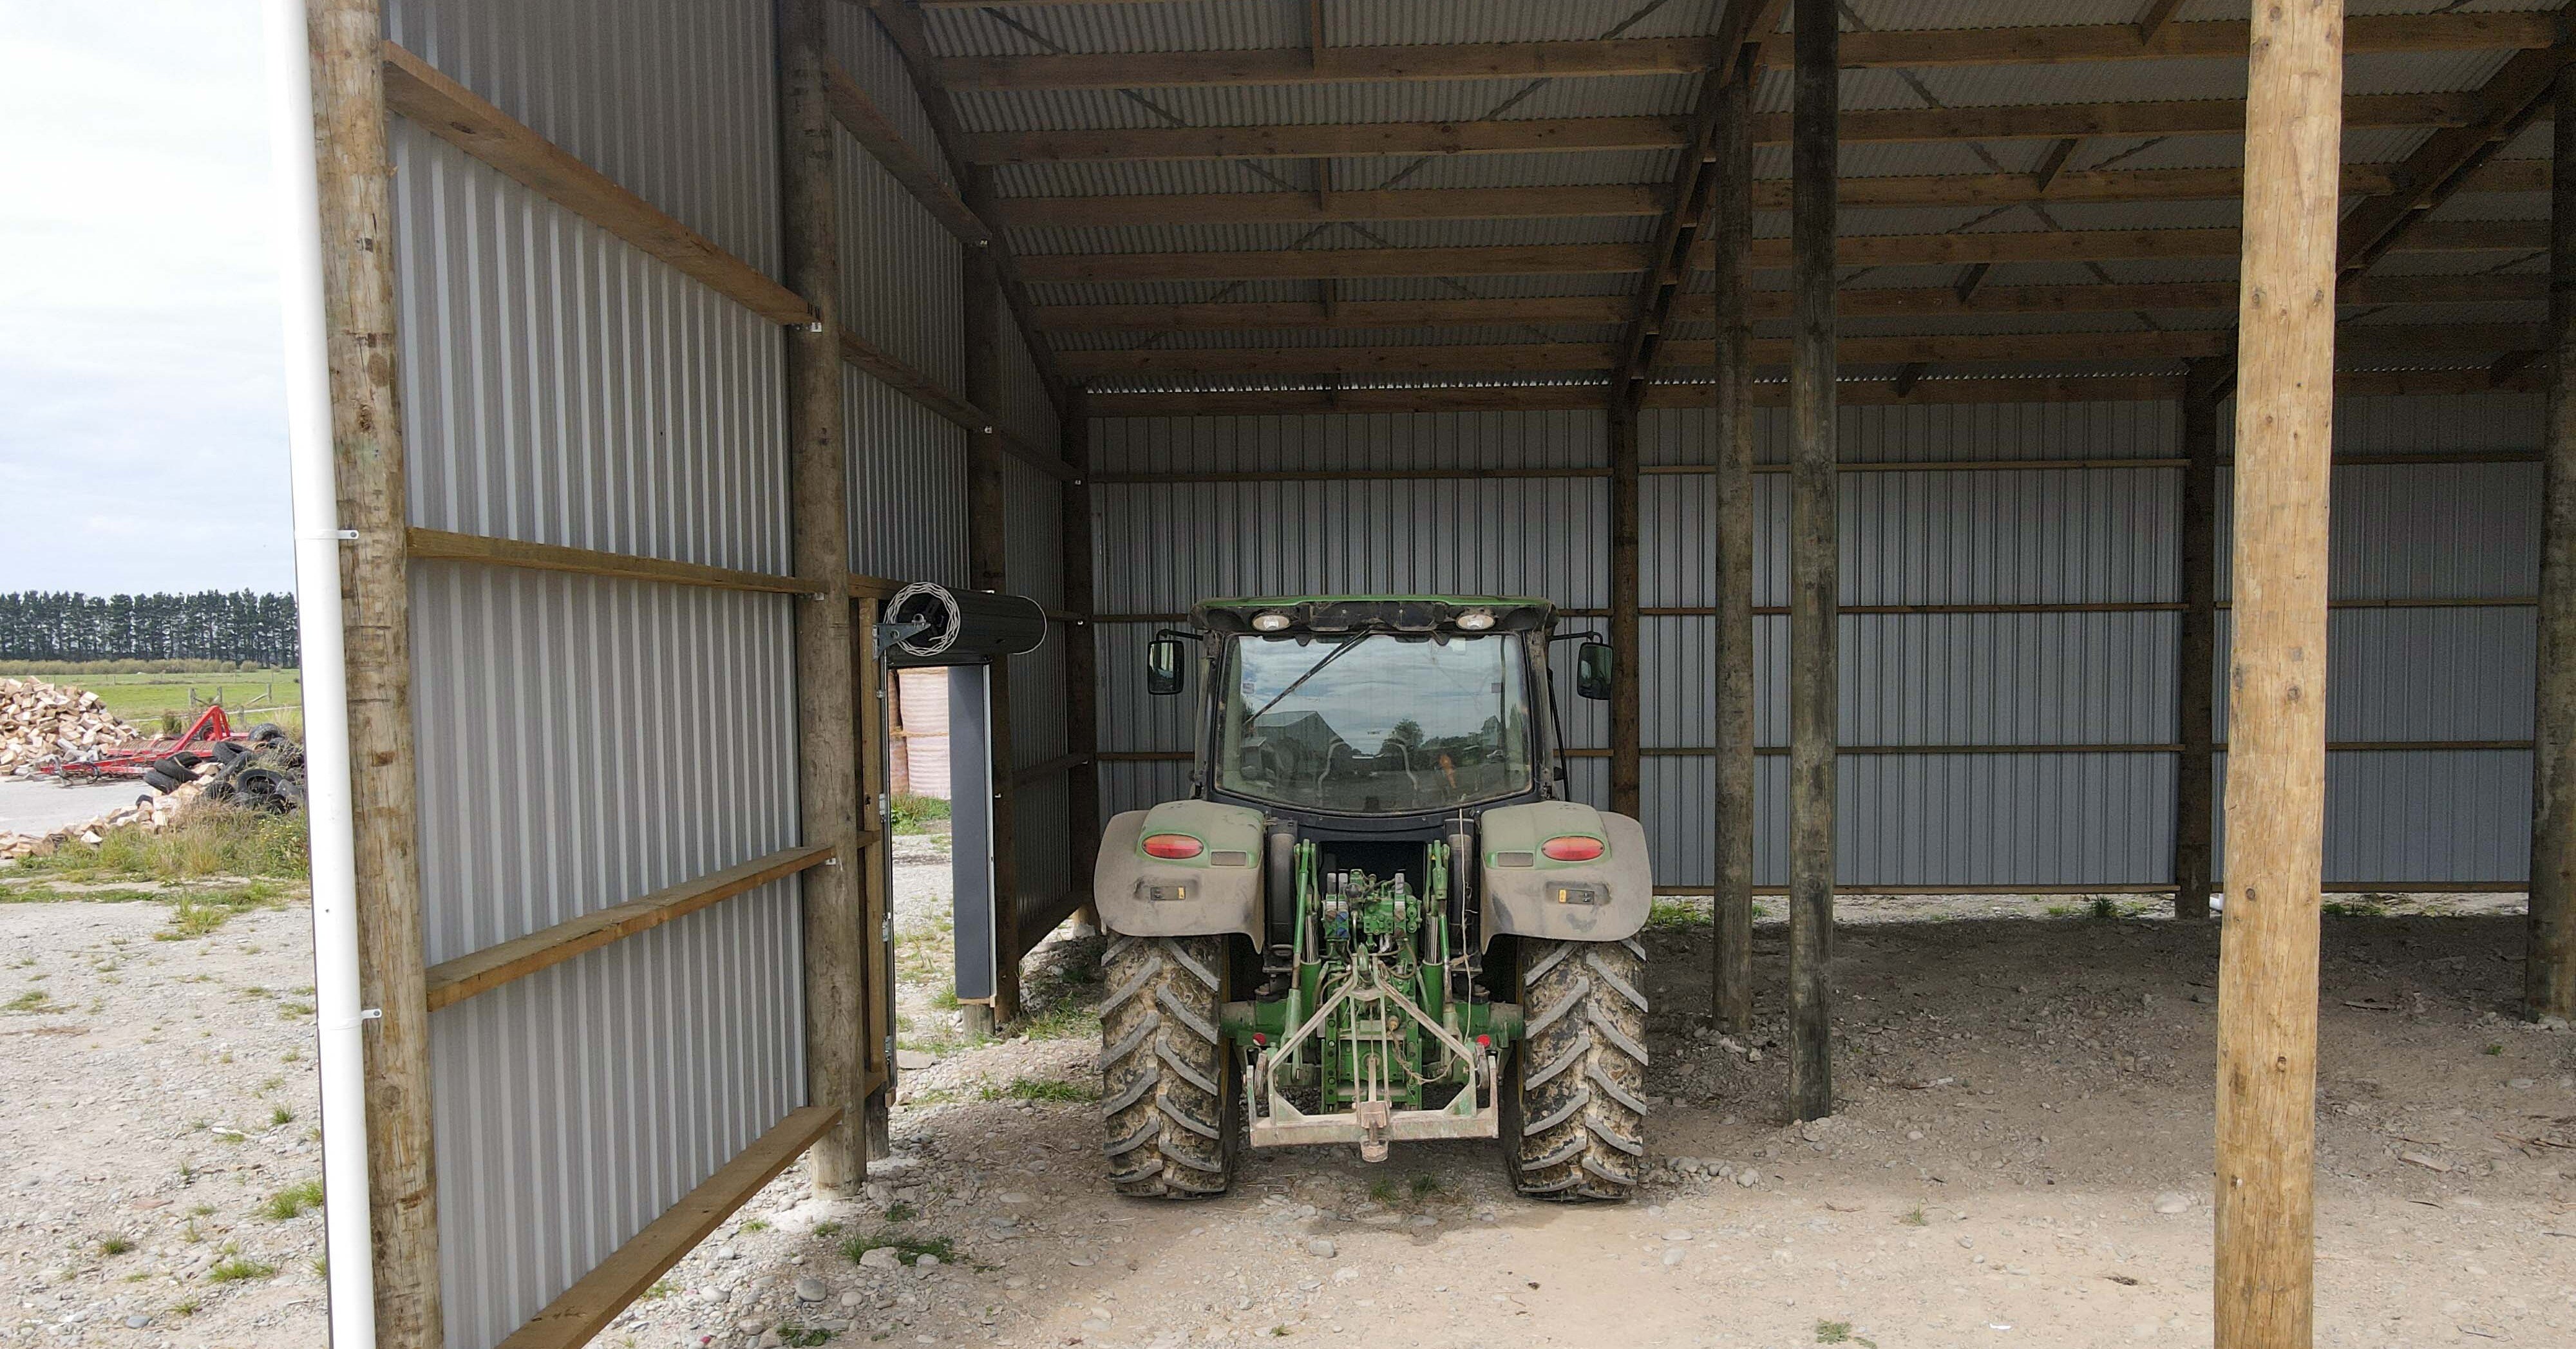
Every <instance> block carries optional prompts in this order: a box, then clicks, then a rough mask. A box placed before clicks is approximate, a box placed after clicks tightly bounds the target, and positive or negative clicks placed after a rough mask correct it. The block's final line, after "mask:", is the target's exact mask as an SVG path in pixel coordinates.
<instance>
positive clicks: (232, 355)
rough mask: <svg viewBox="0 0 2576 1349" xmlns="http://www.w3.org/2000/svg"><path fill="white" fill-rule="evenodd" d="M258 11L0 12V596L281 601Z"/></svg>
mask: <svg viewBox="0 0 2576 1349" xmlns="http://www.w3.org/2000/svg"><path fill="white" fill-rule="evenodd" d="M259 8H260V7H259V5H258V3H257V0H119V3H116V4H67V3H63V0H0V74H5V78H0V127H7V128H8V129H9V134H8V135H7V136H5V137H0V258H6V259H8V261H7V262H6V264H5V265H0V591H9V590H28V589H40V590H81V591H88V592H90V593H93V594H102V593H114V592H117V591H153V590H198V589H205V588H209V587H215V588H222V589H236V588H241V587H249V588H251V589H255V590H284V589H287V588H289V587H290V586H291V585H292V584H293V581H294V575H293V561H292V550H291V547H290V545H289V542H288V527H287V499H286V450H285V414H284V411H283V408H282V405H281V399H282V397H283V394H282V392H281V390H282V387H283V386H282V382H281V379H280V376H279V369H278V367H279V362H280V355H279V352H280V336H279V331H278V312H277V299H276V294H275V276H276V267H275V263H274V259H273V251H274V250H273V246H272V243H271V238H270V234H271V231H270V228H269V218H270V214H271V207H270V203H269V198H268V190H269V156H268V139H267V134H266V129H265V125H264V120H263V112H262V106H261V100H262V73H261V69H260V39H259V26H260V14H259Z"/></svg>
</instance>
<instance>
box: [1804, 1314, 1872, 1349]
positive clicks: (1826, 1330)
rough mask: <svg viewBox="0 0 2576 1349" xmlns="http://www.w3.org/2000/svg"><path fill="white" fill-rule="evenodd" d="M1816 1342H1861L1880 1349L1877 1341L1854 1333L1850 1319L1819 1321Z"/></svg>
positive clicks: (1860, 1343) (1870, 1347)
mask: <svg viewBox="0 0 2576 1349" xmlns="http://www.w3.org/2000/svg"><path fill="white" fill-rule="evenodd" d="M1816 1343H1818V1344H1859V1345H1866V1346H1868V1349H1878V1343H1877V1341H1875V1340H1865V1339H1862V1338H1861V1337H1860V1336H1858V1335H1854V1334H1853V1333H1852V1328H1851V1322H1849V1321H1818V1322H1817V1323H1816Z"/></svg>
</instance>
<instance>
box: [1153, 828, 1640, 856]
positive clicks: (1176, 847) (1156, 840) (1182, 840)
mask: <svg viewBox="0 0 2576 1349" xmlns="http://www.w3.org/2000/svg"><path fill="white" fill-rule="evenodd" d="M1203 846H1204V845H1202V844H1201V843H1200V842H1199V841H1198V840H1197V839H1194V838H1192V837H1190V836H1189V835H1187V834H1155V835H1153V836H1151V837H1149V838H1147V839H1146V840H1145V855H1146V856H1147V857H1168V858H1172V859H1174V860H1176V861H1177V860H1179V859H1181V858H1187V857H1196V856H1198V855H1199V851H1200V849H1201V848H1202V847H1203ZM1594 851H1595V852H1596V853H1597V852H1598V851H1599V849H1598V848H1597V847H1596V848H1595V850H1594Z"/></svg>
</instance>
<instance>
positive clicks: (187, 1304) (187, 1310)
mask: <svg viewBox="0 0 2576 1349" xmlns="http://www.w3.org/2000/svg"><path fill="white" fill-rule="evenodd" d="M204 1305H206V1304H205V1303H204V1302H202V1301H200V1300H198V1299H196V1298H192V1297H183V1298H181V1299H179V1300H178V1301H176V1302H173V1303H171V1304H170V1314H171V1315H172V1316H194V1315H196V1314H197V1309H198V1308H199V1307H202V1306H204Z"/></svg>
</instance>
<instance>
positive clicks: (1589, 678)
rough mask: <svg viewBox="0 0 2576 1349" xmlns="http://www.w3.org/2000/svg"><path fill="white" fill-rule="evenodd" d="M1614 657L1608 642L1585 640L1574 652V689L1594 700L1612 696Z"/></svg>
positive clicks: (1599, 700)
mask: <svg viewBox="0 0 2576 1349" xmlns="http://www.w3.org/2000/svg"><path fill="white" fill-rule="evenodd" d="M1611 661H1612V657H1611V654H1610V644H1609V643H1608V642H1585V643H1584V644H1583V645H1582V646H1580V647H1578V648H1576V649H1575V652H1574V691H1575V692H1576V693H1578V694H1580V695H1582V696H1583V697H1586V698H1589V699H1591V700H1592V701H1594V702H1596V703H1597V702H1601V701H1603V700H1604V699H1607V698H1608V697H1609V696H1610V669H1611Z"/></svg>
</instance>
